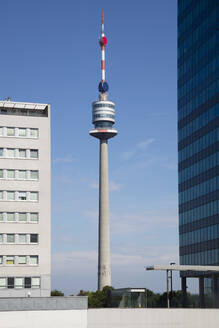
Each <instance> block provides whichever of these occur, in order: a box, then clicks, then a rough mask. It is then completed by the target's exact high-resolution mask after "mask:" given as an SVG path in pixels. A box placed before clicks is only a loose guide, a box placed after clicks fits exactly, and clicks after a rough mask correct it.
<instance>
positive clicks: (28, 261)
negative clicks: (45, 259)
mask: <svg viewBox="0 0 219 328" xmlns="http://www.w3.org/2000/svg"><path fill="white" fill-rule="evenodd" d="M38 260H39V257H38V255H0V265H38V263H39V261H38Z"/></svg>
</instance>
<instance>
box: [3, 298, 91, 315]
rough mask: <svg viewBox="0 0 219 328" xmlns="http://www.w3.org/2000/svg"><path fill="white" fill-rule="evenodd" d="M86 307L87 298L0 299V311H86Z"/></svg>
mask: <svg viewBox="0 0 219 328" xmlns="http://www.w3.org/2000/svg"><path fill="white" fill-rule="evenodd" d="M87 306H88V298H87V296H66V297H65V296H64V297H60V296H58V297H14V298H10V297H8V298H0V311H40V310H46V311H48V310H87ZM0 313H1V312H0Z"/></svg>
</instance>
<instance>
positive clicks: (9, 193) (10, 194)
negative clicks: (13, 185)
mask: <svg viewBox="0 0 219 328" xmlns="http://www.w3.org/2000/svg"><path fill="white" fill-rule="evenodd" d="M7 200H15V192H14V191H7Z"/></svg>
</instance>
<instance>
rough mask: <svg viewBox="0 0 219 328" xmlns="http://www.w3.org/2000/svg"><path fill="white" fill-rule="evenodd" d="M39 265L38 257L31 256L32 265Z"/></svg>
mask: <svg viewBox="0 0 219 328" xmlns="http://www.w3.org/2000/svg"><path fill="white" fill-rule="evenodd" d="M37 264H38V256H37V255H31V256H30V265H37Z"/></svg>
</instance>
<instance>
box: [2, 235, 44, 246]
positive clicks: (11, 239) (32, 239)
mask: <svg viewBox="0 0 219 328" xmlns="http://www.w3.org/2000/svg"><path fill="white" fill-rule="evenodd" d="M38 237H39V236H38V234H36V233H31V234H26V233H18V234H15V233H0V243H1V244H38V242H39V238H38Z"/></svg>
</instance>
